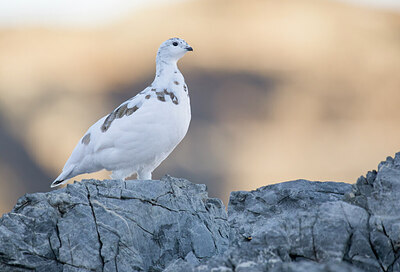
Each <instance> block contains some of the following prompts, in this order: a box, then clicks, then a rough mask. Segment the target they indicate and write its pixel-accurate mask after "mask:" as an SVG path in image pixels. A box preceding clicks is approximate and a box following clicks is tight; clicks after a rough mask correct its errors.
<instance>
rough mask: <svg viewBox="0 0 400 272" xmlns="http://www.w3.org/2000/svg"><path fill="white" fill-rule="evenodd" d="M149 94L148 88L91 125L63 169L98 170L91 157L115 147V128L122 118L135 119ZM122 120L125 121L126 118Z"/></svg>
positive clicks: (116, 135) (118, 134)
mask: <svg viewBox="0 0 400 272" xmlns="http://www.w3.org/2000/svg"><path fill="white" fill-rule="evenodd" d="M150 93H151V88H150V87H148V88H146V89H145V90H143V91H142V92H140V93H138V94H137V95H136V96H134V97H132V98H130V99H129V100H127V101H125V102H123V103H122V104H121V105H119V106H118V107H117V108H116V109H115V110H113V111H112V112H111V113H110V114H108V115H107V116H104V117H103V118H101V119H100V120H98V121H97V122H96V123H95V124H94V125H92V126H91V127H90V128H89V129H88V131H87V132H86V133H85V134H84V136H83V137H82V138H81V139H80V141H79V143H78V144H77V146H76V147H75V149H74V151H73V152H72V154H71V156H70V158H69V159H68V161H67V163H66V164H65V166H64V169H66V168H68V167H70V166H71V165H88V166H87V168H93V170H94V168H99V167H100V166H99V165H96V160H94V158H93V155H94V154H96V153H98V152H100V151H102V150H105V149H109V148H113V147H114V146H115V142H116V141H117V140H118V139H117V138H118V137H119V136H120V133H118V130H119V129H117V128H116V127H120V125H118V123H119V122H121V121H122V120H123V119H122V118H123V117H125V116H127V117H130V118H129V119H133V118H134V117H135V112H136V111H137V110H138V109H139V108H141V107H142V106H143V104H144V103H145V101H146V100H147V99H148V98H149V96H148V95H150ZM124 119H125V120H126V119H127V118H124ZM135 119H136V118H135ZM116 124H117V125H116ZM100 169H101V168H100ZM100 169H98V170H100ZM90 170H91V169H86V171H90ZM94 171H97V170H94Z"/></svg>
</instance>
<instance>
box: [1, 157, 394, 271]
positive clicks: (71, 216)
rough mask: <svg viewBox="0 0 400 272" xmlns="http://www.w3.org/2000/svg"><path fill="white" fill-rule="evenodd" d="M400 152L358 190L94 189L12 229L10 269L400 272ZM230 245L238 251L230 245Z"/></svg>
mask: <svg viewBox="0 0 400 272" xmlns="http://www.w3.org/2000/svg"><path fill="white" fill-rule="evenodd" d="M399 199H400V153H399V154H396V157H395V158H394V159H393V158H390V157H389V158H387V160H386V161H385V162H382V163H381V164H380V165H379V167H378V172H376V171H371V172H368V174H367V175H366V177H360V178H359V179H358V181H357V183H356V184H354V185H350V184H346V183H337V182H311V181H307V180H297V181H291V182H285V183H280V184H275V185H271V186H265V187H262V188H259V189H257V190H255V191H251V192H244V191H240V192H233V193H232V194H231V198H230V203H229V207H228V214H229V217H228V219H227V215H226V213H225V209H224V206H223V204H222V202H221V201H220V200H218V199H213V198H208V197H207V193H206V191H205V186H204V185H194V184H191V183H190V182H188V181H185V180H182V179H174V178H170V177H168V178H166V179H163V180H161V181H126V182H122V181H92V180H90V181H84V182H82V183H76V184H74V185H69V186H68V187H66V188H64V189H61V190H57V191H53V192H50V193H41V194H32V195H27V196H25V197H23V198H21V199H20V200H19V202H18V204H17V205H16V207H15V208H14V210H13V211H12V212H11V213H9V214H6V215H4V216H3V217H2V219H1V220H0V271H28V270H33V269H36V271H103V270H104V271H162V270H163V269H164V271H167V272H172V271H173V272H180V271H181V272H187V271H198V272H199V271H202V272H203V271H204V272H205V271H213V272H218V271H220V272H222V271H224V272H229V271H237V272H240V271H269V272H280V271H283V272H322V271H332V272H333V271H335V272H336V271H344V272H359V271H367V272H372V271H374V272H375V271H385V272H396V271H400V260H399V257H400V251H399V248H400V204H398V203H399ZM228 244H229V246H228Z"/></svg>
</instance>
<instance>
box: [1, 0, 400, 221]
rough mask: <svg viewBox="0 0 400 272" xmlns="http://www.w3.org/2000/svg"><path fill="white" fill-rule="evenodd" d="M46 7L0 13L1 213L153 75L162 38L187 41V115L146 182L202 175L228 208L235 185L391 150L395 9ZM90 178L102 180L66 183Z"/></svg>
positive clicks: (196, 2) (397, 42)
mask: <svg viewBox="0 0 400 272" xmlns="http://www.w3.org/2000/svg"><path fill="white" fill-rule="evenodd" d="M10 2H13V1H10ZM56 2H57V1H56ZM117 2H118V1H117ZM386 2H388V1H386ZM389 2H390V1H389ZM119 3H120V4H121V3H123V1H122V2H121V1H120V2H119ZM92 4H93V5H95V3H94V2H93V1H92ZM125 4H126V3H125ZM19 8H21V9H23V8H24V7H22V6H21V7H19ZM42 8H44V11H43V10H42V11H43V12H44V13H43V15H40V16H39V17H41V18H39V19H48V21H46V20H42V21H40V20H39V22H36V21H34V20H33V21H29V20H28V19H29V16H30V15H29V14H28V15H26V14H24V13H23V12H22V13H17V15H15V16H16V17H18V16H26V18H25V17H24V18H23V20H20V21H21V22H22V23H21V22H20V21H18V20H16V21H17V23H8V22H9V21H7V20H11V21H12V20H15V19H21V18H14V17H13V15H12V13H11V12H9V13H7V14H6V15H7V16H8V17H9V19H7V18H4V17H3V18H2V19H4V20H0V186H1V187H0V214H2V213H4V212H7V211H9V210H10V209H11V208H12V206H13V205H14V204H15V203H16V200H17V198H18V197H20V196H22V195H23V194H24V193H27V192H36V191H49V190H50V188H49V185H50V183H51V182H52V181H53V179H54V178H55V177H56V176H57V175H58V174H59V172H60V171H61V169H62V167H63V165H64V163H65V162H66V160H67V159H68V157H69V155H70V153H71V152H72V150H73V148H74V146H75V144H76V143H77V142H78V140H79V138H80V137H81V136H82V135H83V133H84V132H85V131H86V129H87V128H88V127H89V126H90V125H91V124H93V123H94V122H95V121H96V120H98V119H99V118H100V117H102V116H104V115H106V114H107V113H109V112H110V111H111V110H112V109H114V107H116V106H118V105H119V104H120V103H121V102H122V101H123V100H125V99H127V98H130V97H132V96H134V95H135V94H136V93H138V92H140V91H141V90H142V89H144V88H145V87H146V86H147V85H148V84H149V83H151V81H152V80H153V75H154V72H155V53H156V50H157V49H158V46H159V45H160V44H161V43H162V42H163V41H164V40H166V39H168V38H170V37H175V36H177V37H181V38H184V39H185V40H186V41H187V42H188V43H189V44H190V45H191V46H192V47H193V48H194V52H193V53H190V54H187V55H186V56H185V57H184V58H183V59H182V60H181V61H180V69H181V71H182V72H183V74H184V76H185V79H186V82H187V84H188V86H189V91H190V94H191V99H192V114H193V118H192V123H191V126H190V128H189V132H188V135H187V136H186V138H185V139H184V141H183V142H182V143H181V144H180V145H179V146H178V148H177V149H176V150H175V151H174V152H173V153H172V154H171V156H170V157H169V158H168V159H167V160H166V161H165V162H164V163H162V165H161V166H160V167H159V168H158V169H157V170H156V172H155V174H154V178H160V177H161V176H163V175H164V174H167V173H168V174H171V175H173V176H178V177H184V178H187V179H189V180H191V181H193V182H196V183H206V184H207V185H208V187H209V191H210V195H212V196H217V197H220V198H222V199H223V200H224V202H225V203H227V200H228V197H229V192H230V191H232V190H249V189H255V188H257V187H259V186H262V185H266V184H271V183H276V182H281V181H285V180H291V179H297V178H305V179H310V180H322V181H325V180H335V181H344V182H354V181H355V180H356V179H357V177H358V176H359V175H361V174H364V173H365V172H366V171H367V170H370V169H374V168H376V165H377V164H378V163H379V161H381V160H383V159H385V157H386V156H387V155H393V154H394V153H395V152H397V151H400V106H399V105H400V74H399V73H400V9H396V8H385V9H383V8H377V7H373V6H362V5H357V4H354V3H348V2H346V1H342V2H340V1H334V0H331V1H329V0H280V1H272V0H269V1H265V0H263V1H256V0H251V1H249V0H246V1H245V0H235V1H228V0H218V1H215V0H192V1H183V0H181V1H172V2H167V1H151V4H147V5H138V6H129V7H126V9H124V12H123V13H121V14H119V15H118V14H117V15H116V16H114V17H113V18H112V19H107V20H103V21H102V20H98V19H96V20H94V21H90V20H89V19H90V18H91V17H90V16H86V17H85V14H80V16H81V17H79V18H80V19H82V18H84V19H87V21H88V22H89V24H87V22H86V21H85V20H84V21H85V22H83V23H82V22H80V21H79V18H78V19H77V22H76V21H74V20H73V19H74V18H72V17H73V16H72V15H71V16H72V17H71V18H68V14H67V20H66V21H67V22H68V19H71V21H72V22H73V23H72V24H68V23H59V21H57V17H58V16H57V13H56V11H55V10H54V11H52V10H51V9H50V8H49V10H46V6H44V7H42ZM76 9H79V7H76ZM38 10H39V8H38ZM87 10H88V14H87V15H93V14H94V13H95V11H94V10H93V14H91V12H92V11H91V9H90V7H89V9H87ZM34 12H35V11H32V12H31V13H34ZM59 12H60V11H59ZM110 12H111V11H110ZM4 14H5V13H4V12H3V16H4ZM31 15H32V14H31ZM50 15H52V16H50ZM46 16H48V17H46ZM0 17H1V13H0ZM53 17H54V18H53ZM10 18H11V19H10ZM0 19H1V18H0ZM18 22H19V23H18ZM88 177H94V178H107V177H108V176H107V173H106V172H100V173H97V174H90V175H84V176H78V177H76V179H77V180H80V179H82V178H88Z"/></svg>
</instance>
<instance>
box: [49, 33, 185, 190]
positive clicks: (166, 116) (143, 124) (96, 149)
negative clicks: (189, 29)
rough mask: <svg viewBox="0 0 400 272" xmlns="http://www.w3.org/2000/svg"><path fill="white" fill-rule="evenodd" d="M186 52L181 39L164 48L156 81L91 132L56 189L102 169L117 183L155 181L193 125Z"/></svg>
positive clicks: (77, 148)
mask: <svg viewBox="0 0 400 272" xmlns="http://www.w3.org/2000/svg"><path fill="white" fill-rule="evenodd" d="M187 51H193V49H192V48H191V47H190V46H189V45H188V44H187V43H186V42H185V41H184V40H182V39H179V38H172V39H169V40H167V41H165V42H164V43H163V44H161V46H160V48H159V49H158V52H157V58H156V76H155V79H154V81H153V83H152V84H151V85H150V86H149V87H147V88H146V89H144V90H143V91H142V92H140V93H139V94H137V95H136V96H135V97H133V98H131V99H129V100H127V101H125V102H124V103H122V104H121V105H120V106H119V107H117V108H116V109H115V110H114V111H113V112H112V113H110V114H109V115H108V116H104V117H103V118H101V119H100V120H99V121H97V122H96V123H95V124H94V125H93V126H91V127H90V128H89V130H88V131H87V132H86V133H85V135H84V136H83V137H82V138H81V140H80V141H79V143H78V144H77V146H76V147H75V149H74V151H73V152H72V154H71V156H70V157H69V159H68V161H67V163H66V164H65V166H64V168H63V171H62V173H61V174H60V175H59V176H58V177H57V178H56V179H55V180H54V182H53V183H52V184H51V187H55V186H58V185H61V184H63V183H65V182H67V181H68V179H70V178H72V177H74V176H76V175H80V174H84V173H91V172H95V171H99V170H102V169H107V170H109V171H112V174H111V177H112V178H113V179H125V178H127V177H129V176H131V175H132V174H134V173H137V178H138V179H151V173H152V172H153V170H154V169H155V168H157V167H158V166H159V165H160V163H161V162H162V161H163V160H164V159H165V158H166V157H167V156H168V155H169V154H170V153H171V152H172V150H174V148H175V147H176V146H177V145H178V144H179V142H180V141H181V140H182V139H183V138H184V136H185V135H186V132H187V130H188V127H189V123H190V118H191V113H190V99H189V94H188V88H187V86H186V84H185V80H184V78H183V75H182V74H181V72H180V71H179V69H178V66H177V62H178V60H179V59H180V58H181V57H183V55H185V53H186V52H187Z"/></svg>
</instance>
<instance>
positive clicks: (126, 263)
mask: <svg viewBox="0 0 400 272" xmlns="http://www.w3.org/2000/svg"><path fill="white" fill-rule="evenodd" d="M228 232H229V227H228V224H227V216H226V211H225V207H224V205H223V204H222V202H221V200H219V199H214V198H208V196H207V192H206V187H205V185H196V184H192V183H190V182H188V181H186V180H182V179H175V178H170V177H167V178H165V179H163V180H161V181H136V180H129V181H114V180H112V181H95V180H86V181H83V182H80V183H75V184H73V185H68V186H67V187H66V188H63V189H61V190H56V191H52V192H49V193H37V194H31V195H26V196H24V197H22V198H21V199H20V200H19V201H18V203H17V205H16V206H15V208H14V209H13V211H12V212H10V213H8V214H6V215H4V216H3V217H2V218H1V220H0V271H31V270H34V271H76V272H77V271H82V272H83V271H162V270H163V269H164V267H165V266H166V265H168V264H169V263H171V262H172V261H174V260H176V259H178V258H182V259H186V260H187V261H188V262H193V263H194V264H195V263H199V260H206V259H207V258H210V257H212V256H214V255H218V254H219V253H221V252H223V251H225V250H226V248H227V245H228Z"/></svg>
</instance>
